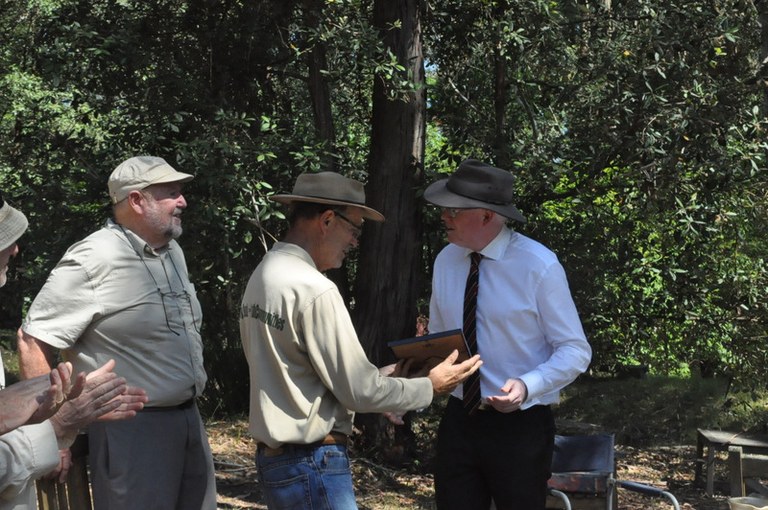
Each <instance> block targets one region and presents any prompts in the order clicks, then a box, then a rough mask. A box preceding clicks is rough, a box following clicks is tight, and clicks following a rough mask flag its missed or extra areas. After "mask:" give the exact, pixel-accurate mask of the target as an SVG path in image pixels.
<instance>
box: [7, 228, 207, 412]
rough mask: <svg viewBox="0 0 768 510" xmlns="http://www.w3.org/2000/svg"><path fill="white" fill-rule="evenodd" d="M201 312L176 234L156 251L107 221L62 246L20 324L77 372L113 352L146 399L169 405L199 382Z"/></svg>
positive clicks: (194, 391) (119, 369) (202, 377)
mask: <svg viewBox="0 0 768 510" xmlns="http://www.w3.org/2000/svg"><path fill="white" fill-rule="evenodd" d="M202 318H203V314H202V309H201V308H200V303H199V302H198V300H197V295H196V293H195V287H194V286H193V285H192V283H191V282H190V281H189V277H188V274H187V264H186V261H185V259H184V253H183V252H182V250H181V248H180V247H179V245H178V244H177V243H176V241H171V242H170V243H169V244H168V246H167V247H166V248H165V249H162V250H158V251H155V250H153V249H151V248H150V247H149V246H148V245H147V244H146V243H145V242H144V241H143V240H142V239H141V238H140V237H138V236H137V235H136V234H134V233H133V232H131V231H130V230H128V229H124V228H121V227H120V226H119V225H117V224H116V223H114V222H112V221H111V220H110V221H108V222H107V224H106V225H105V226H104V228H102V229H100V230H98V231H96V232H94V233H93V234H91V235H90V236H88V237H86V238H85V239H83V240H82V241H80V242H78V243H75V244H74V245H72V246H71V247H70V248H69V250H67V253H66V254H65V255H64V257H63V258H62V259H61V260H60V261H59V263H58V265H57V266H56V267H55V268H54V270H53V271H52V272H51V274H50V275H49V277H48V280H47V281H46V282H45V285H44V286H43V288H42V289H41V290H40V292H39V293H38V295H37V297H35V300H34V302H33V303H32V306H31V307H30V308H29V312H28V313H27V316H26V319H25V321H24V324H23V325H22V329H23V330H24V331H25V332H26V333H27V334H30V335H32V336H34V337H36V338H38V339H39V340H41V341H43V342H45V343H47V344H49V345H51V346H53V347H56V348H59V349H63V354H64V358H65V359H67V360H68V361H71V362H72V363H73V365H74V368H75V370H76V371H81V370H83V371H91V370H94V369H95V368H97V367H99V366H101V365H103V364H104V363H105V362H106V361H108V360H109V359H111V358H114V359H115V361H116V366H115V372H116V373H117V374H119V375H120V376H122V377H125V378H126V379H127V381H128V384H129V385H132V386H139V387H141V388H144V389H145V390H146V392H147V395H148V396H149V402H148V404H147V405H148V406H171V405H176V404H180V403H182V402H184V401H186V400H188V399H190V398H192V397H193V396H195V395H199V394H201V393H202V391H203V389H204V388H205V383H206V379H207V377H206V374H205V370H204V368H203V344H202V339H201V337H200V333H199V331H200V327H201V323H202Z"/></svg>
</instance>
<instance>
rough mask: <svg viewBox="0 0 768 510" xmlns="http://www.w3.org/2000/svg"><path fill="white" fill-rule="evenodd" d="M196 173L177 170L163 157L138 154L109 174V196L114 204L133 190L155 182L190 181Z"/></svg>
mask: <svg viewBox="0 0 768 510" xmlns="http://www.w3.org/2000/svg"><path fill="white" fill-rule="evenodd" d="M194 178H195V176H194V175H190V174H185V173H182V172H178V171H176V169H175V168H173V167H172V166H171V165H169V164H168V163H167V162H166V161H165V160H164V159H163V158H158V157H155V156H136V157H133V158H130V159H127V160H125V161H123V162H122V163H120V165H119V166H118V167H117V168H115V170H114V171H113V172H112V175H110V176H109V181H108V182H107V186H108V187H109V198H110V199H111V200H112V203H113V204H116V203H118V202H120V201H121V200H124V199H125V197H127V196H128V194H129V193H130V192H131V191H134V190H142V189H144V188H146V187H147V186H152V185H153V184H163V183H167V182H188V181H191V180H192V179H194Z"/></svg>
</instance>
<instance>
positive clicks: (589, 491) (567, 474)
mask: <svg viewBox="0 0 768 510" xmlns="http://www.w3.org/2000/svg"><path fill="white" fill-rule="evenodd" d="M615 466H616V462H615V457H614V444H613V434H595V435H576V436H559V435H558V436H555V451H554V455H553V458H552V478H550V479H549V490H550V494H551V495H552V496H554V497H557V498H560V499H561V500H562V501H563V504H564V508H565V509H566V510H571V508H572V506H571V502H570V499H571V498H570V497H571V496H573V497H575V496H577V495H580V496H583V497H584V498H593V499H601V500H602V499H604V500H605V503H604V505H603V504H602V503H601V504H600V508H605V510H613V509H614V508H617V507H618V494H617V490H616V488H617V487H621V488H624V489H627V490H630V491H633V492H638V493H641V494H645V495H647V496H653V497H660V498H666V499H668V500H669V502H670V503H671V504H672V506H673V507H674V508H675V510H680V504H679V503H678V502H677V499H676V498H675V496H673V495H672V494H671V493H669V492H667V491H664V490H662V489H658V488H656V487H651V486H650V485H645V484H642V483H637V482H630V481H625V480H617V479H616V477H615ZM591 508H594V507H591Z"/></svg>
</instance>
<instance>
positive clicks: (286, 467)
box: [240, 172, 481, 510]
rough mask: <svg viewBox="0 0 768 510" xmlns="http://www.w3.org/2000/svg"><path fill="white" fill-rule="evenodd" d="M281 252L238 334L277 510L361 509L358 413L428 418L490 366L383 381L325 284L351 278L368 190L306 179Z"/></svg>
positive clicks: (293, 198) (262, 276)
mask: <svg viewBox="0 0 768 510" xmlns="http://www.w3.org/2000/svg"><path fill="white" fill-rule="evenodd" d="M272 199H274V200H276V201H278V202H281V203H283V204H289V205H290V206H291V212H290V217H289V222H290V226H289V229H288V232H287V234H286V235H285V238H284V239H283V241H282V242H278V243H276V244H275V246H274V247H273V248H272V249H271V250H270V251H269V252H268V253H267V254H266V255H265V256H264V259H263V260H262V261H261V263H260V264H259V265H258V267H257V268H256V270H255V271H254V273H253V275H252V276H251V278H250V280H249V282H248V286H247V289H246V291H245V294H244V297H243V303H242V308H241V310H240V331H241V337H242V341H243V349H244V350H245V354H246V357H247V359H248V364H249V366H250V374H251V377H250V379H251V407H250V432H251V434H252V435H253V437H254V438H255V439H256V441H257V443H258V451H257V457H256V458H257V465H258V468H259V469H258V472H259V477H260V480H261V482H262V488H263V490H264V496H265V499H266V502H267V506H268V507H269V508H334V509H337V510H339V509H343V510H347V509H355V508H357V505H356V503H355V495H354V490H353V487H352V476H351V473H350V470H349V459H348V457H347V438H348V436H349V434H350V433H351V432H352V420H353V418H354V413H355V412H356V411H358V412H398V411H406V410H413V409H419V408H423V407H426V406H428V405H429V404H430V403H431V401H432V397H433V395H435V394H442V393H448V392H450V391H452V390H453V389H454V388H455V387H456V386H457V385H458V384H459V383H460V382H462V381H463V380H464V379H466V378H467V377H468V376H469V375H470V374H471V373H473V372H475V371H476V370H477V369H478V368H479V366H480V365H481V362H480V359H479V357H478V356H475V357H473V358H471V359H469V360H467V361H465V362H463V363H460V364H454V362H455V361H456V357H457V355H458V352H455V353H453V354H452V355H451V356H449V357H448V358H447V359H446V360H445V361H444V362H442V363H440V364H439V365H437V366H436V367H434V368H433V369H432V370H431V371H430V372H429V374H428V376H427V377H418V378H413V379H403V378H398V377H385V376H383V375H381V374H380V373H379V370H378V369H377V368H376V367H375V366H374V365H372V364H371V363H370V362H369V361H368V359H367V358H366V356H365V353H364V352H363V349H362V347H361V345H360V342H359V340H358V338H357V334H356V333H355V330H354V328H353V326H352V321H351V319H350V316H349V313H348V311H347V309H346V306H345V305H344V301H343V300H342V298H341V295H340V294H339V291H338V289H337V288H336V285H334V284H333V282H331V281H330V280H329V279H328V278H326V277H325V276H324V275H323V274H322V272H323V271H326V270H328V269H331V268H337V267H340V266H341V263H342V261H343V260H344V258H345V256H346V254H347V252H348V251H349V250H350V249H352V248H355V247H356V246H357V239H358V237H359V235H360V233H361V231H362V226H363V221H364V220H366V219H368V220H371V221H383V220H384V217H383V216H382V215H381V214H380V213H379V212H377V211H375V210H373V209H371V208H369V207H366V206H365V193H364V191H363V185H362V184H361V183H359V182H357V181H355V180H353V179H348V178H346V177H343V176H341V175H339V174H336V173H333V172H321V173H318V174H303V175H301V176H299V178H298V179H297V181H296V185H295V186H294V189H293V193H292V194H290V195H276V196H273V197H272Z"/></svg>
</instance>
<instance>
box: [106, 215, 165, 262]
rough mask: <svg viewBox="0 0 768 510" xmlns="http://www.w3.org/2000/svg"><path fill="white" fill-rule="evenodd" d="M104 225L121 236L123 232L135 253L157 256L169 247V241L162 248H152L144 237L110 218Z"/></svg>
mask: <svg viewBox="0 0 768 510" xmlns="http://www.w3.org/2000/svg"><path fill="white" fill-rule="evenodd" d="M105 226H106V228H108V229H109V230H111V231H112V232H114V233H115V234H116V235H117V236H123V234H124V237H125V239H126V240H127V241H128V243H130V245H131V247H132V248H133V250H134V251H135V252H136V253H137V254H138V253H143V254H144V255H153V256H155V257H159V256H160V255H161V254H162V253H165V252H167V251H169V250H170V249H171V243H168V244H166V245H165V246H163V247H162V248H158V249H154V248H152V247H151V246H150V245H148V244H147V242H146V241H145V240H144V239H142V238H141V237H139V236H138V235H137V234H136V233H135V232H133V231H132V230H131V229H129V228H127V227H124V226H122V225H120V224H119V223H116V222H115V221H114V220H112V219H109V220H107V224H106V225H105Z"/></svg>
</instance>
